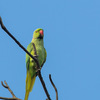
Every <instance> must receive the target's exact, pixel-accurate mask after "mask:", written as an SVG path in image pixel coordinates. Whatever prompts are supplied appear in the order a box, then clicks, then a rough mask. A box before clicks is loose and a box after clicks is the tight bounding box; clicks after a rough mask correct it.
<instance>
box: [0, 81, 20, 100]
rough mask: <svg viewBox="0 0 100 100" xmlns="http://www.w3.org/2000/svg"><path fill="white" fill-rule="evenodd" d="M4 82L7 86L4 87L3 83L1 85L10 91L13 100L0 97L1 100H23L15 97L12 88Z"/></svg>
mask: <svg viewBox="0 0 100 100" xmlns="http://www.w3.org/2000/svg"><path fill="white" fill-rule="evenodd" d="M4 82H5V84H6V85H4V84H3V82H2V81H1V84H2V86H3V87H4V88H6V89H8V90H9V92H10V93H11V95H12V98H6V97H0V99H4V100H21V99H19V98H17V97H16V96H15V95H14V93H13V91H12V90H11V89H10V87H9V86H8V84H7V82H6V81H4Z"/></svg>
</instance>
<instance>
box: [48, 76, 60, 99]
mask: <svg viewBox="0 0 100 100" xmlns="http://www.w3.org/2000/svg"><path fill="white" fill-rule="evenodd" d="M49 79H50V82H51V84H52V86H53V88H54V89H55V92H56V100H58V91H57V88H56V86H55V84H54V83H53V81H52V78H51V74H49Z"/></svg>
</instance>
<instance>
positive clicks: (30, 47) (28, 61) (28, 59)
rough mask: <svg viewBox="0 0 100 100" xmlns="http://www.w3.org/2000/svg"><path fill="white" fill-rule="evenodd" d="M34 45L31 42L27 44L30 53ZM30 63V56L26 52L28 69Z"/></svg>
mask: <svg viewBox="0 0 100 100" xmlns="http://www.w3.org/2000/svg"><path fill="white" fill-rule="evenodd" d="M33 49H34V48H33V45H32V43H30V44H29V45H28V46H27V51H28V52H29V53H31V51H32V50H33ZM29 63H30V56H29V55H28V54H27V53H26V68H27V69H28V68H29Z"/></svg>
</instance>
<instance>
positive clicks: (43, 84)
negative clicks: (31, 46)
mask: <svg viewBox="0 0 100 100" xmlns="http://www.w3.org/2000/svg"><path fill="white" fill-rule="evenodd" d="M0 24H1V27H2V29H3V30H4V31H5V32H6V33H7V34H8V35H9V36H10V37H11V38H12V39H13V40H14V41H15V42H16V43H17V44H18V45H19V47H20V48H22V49H23V50H24V51H25V52H26V53H27V54H28V55H29V56H30V57H31V58H32V59H34V61H35V62H36V64H37V68H40V66H39V62H38V60H37V59H36V57H34V56H32V55H31V54H30V53H29V52H28V51H27V50H26V49H25V48H24V47H23V46H22V45H21V44H20V42H19V41H18V40H17V39H16V38H15V37H14V36H13V35H12V34H11V33H10V32H9V31H8V30H7V29H6V27H5V26H4V24H3V22H2V19H1V17H0ZM37 75H38V77H39V79H40V81H41V83H42V86H43V88H44V91H45V93H46V96H47V97H48V99H49V100H51V98H50V95H49V93H48V91H47V89H46V86H45V83H44V81H43V78H42V75H41V72H40V70H38V72H37Z"/></svg>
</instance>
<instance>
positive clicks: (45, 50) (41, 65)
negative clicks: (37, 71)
mask: <svg viewBox="0 0 100 100" xmlns="http://www.w3.org/2000/svg"><path fill="white" fill-rule="evenodd" d="M44 54H45V55H44V61H43V63H42V65H41V68H42V67H43V65H44V63H45V61H46V57H47V52H46V49H45V48H44Z"/></svg>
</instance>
